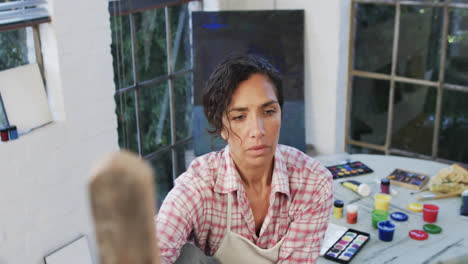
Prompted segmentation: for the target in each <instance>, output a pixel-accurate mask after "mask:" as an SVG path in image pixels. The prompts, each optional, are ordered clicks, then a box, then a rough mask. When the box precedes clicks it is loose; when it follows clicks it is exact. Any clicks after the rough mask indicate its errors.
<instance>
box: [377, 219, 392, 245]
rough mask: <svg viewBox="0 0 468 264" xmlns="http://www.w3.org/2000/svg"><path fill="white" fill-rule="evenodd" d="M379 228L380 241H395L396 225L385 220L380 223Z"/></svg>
mask: <svg viewBox="0 0 468 264" xmlns="http://www.w3.org/2000/svg"><path fill="white" fill-rule="evenodd" d="M377 227H378V228H379V239H380V240H382V241H387V242H389V241H392V240H393V233H395V224H393V223H392V222H390V221H389V220H385V221H380V222H378V223H377Z"/></svg>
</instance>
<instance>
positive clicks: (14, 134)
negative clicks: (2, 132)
mask: <svg viewBox="0 0 468 264" xmlns="http://www.w3.org/2000/svg"><path fill="white" fill-rule="evenodd" d="M8 138H9V139H10V140H14V139H17V138H18V130H17V129H16V126H10V127H9V128H8Z"/></svg>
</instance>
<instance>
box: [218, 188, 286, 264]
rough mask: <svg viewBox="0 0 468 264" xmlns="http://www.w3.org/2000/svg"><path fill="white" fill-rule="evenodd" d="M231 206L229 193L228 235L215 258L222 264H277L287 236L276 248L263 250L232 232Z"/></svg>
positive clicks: (225, 235) (225, 236) (226, 234)
mask: <svg viewBox="0 0 468 264" xmlns="http://www.w3.org/2000/svg"><path fill="white" fill-rule="evenodd" d="M231 204H232V193H229V194H228V208H227V226H226V233H225V234H224V237H223V240H222V241H221V245H220V246H219V248H218V250H217V251H216V253H215V254H214V256H213V257H214V258H215V259H216V260H217V261H219V263H222V264H238V263H255V264H264V263H265V264H270V263H276V262H277V261H278V257H279V250H280V248H281V244H283V241H284V238H285V237H286V236H283V238H282V239H281V240H280V241H279V242H278V243H277V244H276V245H275V246H274V247H272V248H269V249H263V248H260V247H258V246H257V245H255V244H254V243H252V242H251V241H250V240H248V239H246V238H245V237H243V236H241V235H238V234H236V233H234V232H231Z"/></svg>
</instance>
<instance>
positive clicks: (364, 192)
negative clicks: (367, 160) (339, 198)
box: [341, 180, 371, 196]
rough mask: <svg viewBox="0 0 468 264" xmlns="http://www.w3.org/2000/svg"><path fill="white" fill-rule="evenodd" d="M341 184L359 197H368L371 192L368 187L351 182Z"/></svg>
mask: <svg viewBox="0 0 468 264" xmlns="http://www.w3.org/2000/svg"><path fill="white" fill-rule="evenodd" d="M341 184H342V185H343V186H344V187H346V188H348V189H350V190H353V191H354V192H356V193H358V194H359V195H361V196H369V194H370V192H371V190H370V187H369V185H367V184H365V183H361V182H358V181H353V180H346V181H343V182H341Z"/></svg>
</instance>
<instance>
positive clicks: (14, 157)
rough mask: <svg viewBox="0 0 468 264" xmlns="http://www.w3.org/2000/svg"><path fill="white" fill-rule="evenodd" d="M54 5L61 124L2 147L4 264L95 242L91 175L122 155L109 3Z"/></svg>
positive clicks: (54, 79)
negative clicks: (81, 241) (106, 159)
mask: <svg viewBox="0 0 468 264" xmlns="http://www.w3.org/2000/svg"><path fill="white" fill-rule="evenodd" d="M49 2H50V8H51V12H52V23H51V24H49V25H43V26H41V27H40V30H41V40H42V46H43V56H44V63H45V68H46V79H47V88H48V95H49V102H50V104H51V106H52V111H53V116H54V119H55V120H56V122H55V123H53V124H51V125H48V126H45V127H43V128H40V129H38V130H36V131H33V132H31V133H29V134H27V135H24V136H22V137H20V138H19V139H18V140H16V141H11V142H8V143H6V144H1V146H0V158H1V161H0V168H1V172H0V175H1V177H0V179H1V181H2V183H1V184H0V264H39V263H44V261H43V257H44V256H45V255H46V254H48V253H50V252H51V251H53V250H55V249H57V248H58V247H60V246H62V245H64V244H65V243H67V242H69V241H71V240H72V239H74V238H76V237H78V236H79V235H82V234H86V235H88V236H91V237H90V238H91V239H90V240H91V242H92V233H93V226H92V222H91V216H90V212H89V208H88V200H87V199H88V194H87V178H88V173H89V170H90V168H91V167H92V165H93V164H94V162H95V161H96V159H98V158H99V157H100V156H102V155H103V154H105V153H108V152H111V151H115V150H118V143H117V122H116V116H115V112H114V111H115V103H114V97H113V94H114V89H115V88H114V82H113V71H112V56H111V53H110V43H111V32H110V23H109V14H108V11H107V1H95V0H80V1H72V0H49ZM92 248H94V247H92ZM94 253H95V252H93V254H94Z"/></svg>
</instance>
